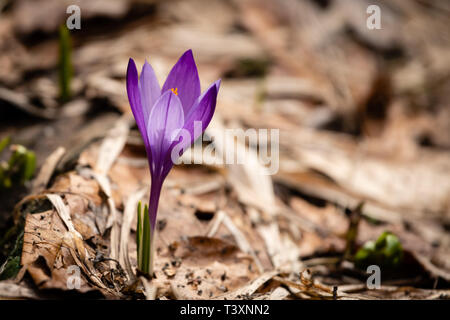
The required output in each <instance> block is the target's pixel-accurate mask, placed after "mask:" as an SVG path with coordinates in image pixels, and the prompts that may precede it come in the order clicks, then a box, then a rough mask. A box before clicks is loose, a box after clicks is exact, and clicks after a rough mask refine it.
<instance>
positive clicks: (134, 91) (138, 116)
mask: <svg viewBox="0 0 450 320" xmlns="http://www.w3.org/2000/svg"><path fill="white" fill-rule="evenodd" d="M127 94H128V101H129V102H130V106H131V111H132V112H133V116H134V119H135V120H136V124H137V126H138V129H139V131H140V133H141V136H142V139H143V140H144V144H145V148H146V150H147V155H148V157H150V156H151V155H150V150H149V142H148V137H147V129H146V120H145V117H144V113H143V110H142V104H141V95H140V92H139V81H138V73H137V69H136V64H135V63H134V60H133V59H131V58H130V60H129V61H128V68H127Z"/></svg>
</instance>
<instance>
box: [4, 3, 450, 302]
mask: <svg viewBox="0 0 450 320" xmlns="http://www.w3.org/2000/svg"><path fill="white" fill-rule="evenodd" d="M70 5H77V6H79V8H80V17H81V25H80V29H74V30H67V29H64V28H61V25H65V23H66V20H67V19H68V18H69V17H70V16H71V14H72V12H69V13H68V12H67V11H66V10H67V7H68V6H70ZM370 5H377V6H378V7H379V8H380V26H381V29H376V28H375V29H369V28H368V19H369V17H370V16H371V13H368V12H367V8H368V7H369V6H370ZM449 25H450V2H449V1H445V0H411V1H403V0H384V1H382V0H376V1H375V0H374V1H365V0H277V1H275V0H167V1H162V0H161V1H158V0H148V1H146V0H78V1H76V0H71V1H63V0H0V52H1V54H0V110H1V113H0V115H1V116H0V140H1V139H3V138H7V137H9V139H10V141H7V140H3V141H4V144H5V148H4V149H3V152H2V155H1V159H2V161H3V165H2V166H3V169H2V170H3V171H2V175H0V178H2V179H3V181H1V182H2V187H1V189H0V190H1V191H0V193H1V194H0V230H3V231H2V233H5V232H6V230H8V228H10V227H11V225H12V213H13V211H14V212H15V214H17V211H18V210H19V209H18V207H17V206H16V204H17V203H18V202H19V201H21V199H23V198H24V197H29V196H30V195H31V194H37V193H38V190H39V188H38V189H36V188H37V187H36V183H35V182H33V181H34V180H32V177H36V176H37V174H38V172H39V169H40V168H41V167H42V166H43V164H44V163H46V161H47V159H48V157H49V156H50V155H51V154H52V153H53V152H54V151H55V150H57V148H59V147H63V148H64V149H65V153H64V155H62V154H61V157H60V158H61V159H60V160H59V161H58V163H57V164H55V165H54V166H53V167H52V169H51V173H50V176H49V178H48V179H47V180H45V179H44V181H45V186H46V187H47V188H49V189H52V188H53V189H54V188H56V189H57V187H55V186H54V182H55V181H56V183H57V182H58V179H57V177H58V176H59V175H65V174H68V172H71V171H72V170H74V168H80V166H81V167H90V168H95V167H96V166H97V169H99V168H98V166H99V165H98V162H97V164H96V162H95V161H98V158H97V156H98V155H97V154H98V152H99V151H98V150H99V148H100V147H99V145H101V141H102V139H104V138H105V136H107V137H109V138H110V139H113V141H114V137H116V138H117V139H119V140H117V141H122V140H121V139H123V138H124V139H125V140H124V145H125V146H124V148H123V150H122V149H120V150H119V151H118V153H120V156H119V157H118V159H117V161H116V162H115V164H114V166H113V167H112V168H111V171H110V174H109V179H110V180H111V183H112V189H113V191H112V192H113V196H112V197H113V198H114V200H115V204H116V207H117V209H118V210H119V211H120V212H122V210H123V209H124V207H125V202H126V199H128V198H129V196H130V195H131V194H133V193H135V192H136V190H137V188H138V187H140V186H142V185H148V184H149V183H150V180H149V176H148V173H147V168H146V167H145V166H146V164H145V160H144V157H145V153H144V152H145V151H144V149H143V147H142V143H141V141H140V137H139V134H138V131H137V130H136V128H135V127H134V126H133V120H132V118H130V108H129V104H128V100H127V95H126V88H125V74H126V67H127V63H128V59H129V58H130V57H132V58H133V59H134V60H135V61H136V63H137V65H138V69H139V70H140V68H141V66H142V64H143V62H144V61H145V59H147V60H148V61H149V63H150V64H151V65H152V66H153V68H154V69H155V72H156V74H157V77H158V79H159V81H160V84H161V85H162V83H163V79H165V76H166V75H167V74H168V72H169V71H170V68H171V66H172V65H173V64H174V63H175V62H176V60H177V59H178V57H179V56H180V55H181V54H182V53H183V52H184V51H185V50H187V49H192V50H193V53H194V57H195V60H196V62H197V66H198V69H199V75H200V79H201V84H202V89H203V90H204V89H205V88H206V87H207V86H208V85H209V84H210V83H211V82H212V81H215V80H216V79H218V78H221V79H222V86H221V89H220V93H219V98H218V104H217V110H216V115H215V116H214V120H215V123H214V124H212V127H211V129H210V130H211V131H210V132H213V131H214V132H217V131H220V130H223V129H224V128H243V129H247V128H261V129H279V130H280V140H279V150H280V151H279V157H280V158H279V170H278V172H277V173H276V174H274V175H271V176H265V177H259V176H255V175H254V172H253V171H252V166H253V165H252V164H249V165H247V166H244V167H243V168H242V167H238V166H228V167H225V166H223V167H220V166H217V167H205V166H184V167H183V166H182V167H177V168H175V169H174V172H173V173H171V175H170V176H169V178H168V182H167V184H166V185H167V189H168V190H171V191H170V192H172V191H173V192H172V193H171V194H170V195H166V196H167V197H172V198H170V199H171V200H170V201H169V200H168V201H167V203H168V204H167V205H164V204H163V205H162V209H161V210H162V211H163V212H162V213H161V216H162V220H165V221H166V223H167V228H169V229H164V230H165V231H163V232H161V234H162V235H163V236H162V237H163V238H164V232H169V231H170V230H172V229H170V228H171V227H172V226H173V230H172V231H170V233H168V234H167V235H166V238H165V241H166V242H167V243H170V242H171V241H172V240H174V239H178V237H179V233H180V232H184V233H187V235H188V236H193V235H196V234H203V233H204V232H203V231H202V230H203V229H204V228H206V226H207V225H208V223H210V221H215V219H216V216H217V212H219V211H221V210H222V211H225V212H226V214H227V216H229V217H231V220H232V221H234V224H235V225H237V226H238V229H240V232H241V233H242V234H243V235H244V236H245V238H246V239H247V242H248V243H249V244H250V249H249V247H245V245H244V246H243V245H242V241H241V242H239V240H236V239H235V238H233V237H232V236H230V235H229V234H230V231H226V230H223V231H219V233H218V234H219V235H222V237H223V238H224V239H229V240H230V239H231V240H230V241H232V242H233V241H234V242H236V241H237V244H238V247H239V248H240V249H241V250H243V251H246V252H247V253H250V254H251V255H252V256H253V258H254V259H255V261H256V265H257V267H258V268H259V269H260V271H261V270H268V269H272V268H278V267H280V266H284V265H286V264H288V265H290V266H291V267H292V268H294V269H295V268H297V267H298V266H297V267H296V266H295V264H296V263H297V264H298V263H299V261H303V260H305V259H306V260H307V259H310V258H316V259H317V258H318V257H327V256H329V255H330V254H336V253H338V254H342V253H344V252H347V249H346V247H347V248H348V246H349V245H355V246H356V247H361V246H362V245H363V244H364V243H365V242H366V241H368V240H375V239H377V238H378V236H379V235H380V234H381V232H382V231H384V230H390V231H392V232H394V233H395V234H396V235H397V236H398V237H399V239H400V242H401V243H402V246H403V249H404V250H405V254H406V255H408V256H410V258H411V261H413V262H411V264H410V265H409V266H408V268H406V269H405V270H409V271H410V273H408V272H407V271H405V270H403V271H402V272H401V276H400V278H402V279H403V278H406V279H409V280H408V281H406V282H407V283H408V284H411V285H414V284H417V285H418V286H419V287H424V288H433V287H434V288H436V287H446V288H448V283H449V281H450V259H449V257H450V255H449V247H450V246H449V243H450V242H449V239H450V238H449V230H450V99H449V96H450V77H449V76H450V48H449V46H450V28H449ZM124 119H126V121H125V122H126V123H127V124H128V127H129V131H128V129H126V130H125V129H124V130H125V131H120V130H119V131H118V132H119V133H117V132H116V134H117V136H114V134H112V135H111V131H109V130H110V129H111V128H116V129H117V128H118V127H117V123H119V122H120V121H124ZM130 119H131V120H130ZM128 127H127V128H128ZM121 132H122V133H121ZM123 132H125V133H123ZM207 133H208V132H207ZM124 134H125V136H124ZM6 144H8V145H7V146H6ZM117 144H118V145H120V144H121V142H117ZM18 145H20V146H22V147H25V148H26V149H25V150H22V149H21V150H17V149H18V148H19V147H18ZM114 145H115V144H114V143H112V148H113V149H114ZM27 151H31V152H32V153H33V154H34V156H33V155H30V154H28V153H27ZM13 154H15V155H16V158H17V159H22V160H20V161H21V162H20V161H19V160H17V161H18V162H17V163H19V164H17V165H16V166H15V167H14V165H15V164H14V161H15V160H14V161H11V160H10V159H11V157H12V155H13ZM20 157H22V158H20ZM34 158H35V160H34ZM24 159H25V160H24ZM114 160H115V159H114ZM114 160H113V161H114ZM8 161H9V162H8ZM34 162H35V165H34V164H33V163H34ZM107 162H108V161H107ZM8 163H9V167H8ZM34 166H35V167H36V170H34V169H33V167H34ZM27 170H28V171H27ZM99 170H101V168H100V169H99ZM106 171H107V172H108V170H106ZM78 173H79V172H78ZM8 179H9V180H8ZM71 183H72V182H71ZM71 183H69V184H68V185H63V186H62V185H61V184H60V185H59V186H58V188H62V189H64V190H66V191H67V190H68V191H73V190H74V188H75V187H74V186H73V185H71ZM73 183H75V182H73ZM52 185H53V187H52ZM194 187H197V189H195V188H194ZM202 188H203V189H202ZM56 189H55V190H56ZM62 189H58V190H59V191H61V190H62ZM75 189H76V188H75ZM193 189H195V190H193ZM77 190H78V189H77ZM180 190H182V191H181V192H180ZM189 190H190V191H189ZM199 190H200V191H199ZM201 190H203V191H201ZM39 192H42V190H40V191H39ZM74 192H75V191H74ZM81 192H84V193H88V191H86V190H84V191H83V190H81ZM177 192H178V193H177ZM167 193H168V194H169V191H167ZM144 197H145V195H144ZM172 201H173V202H172ZM163 202H164V201H163ZM172 203H181V206H184V207H182V208H188V209H186V210H187V211H186V210H185V211H183V210H184V209H180V210H181V212H182V213H183V212H184V213H185V214H186V216H183V214H181V216H177V219H180V220H181V221H184V220H183V219H186V221H184V224H185V225H186V226H189V225H192V226H191V227H190V228H189V227H186V229H185V230H183V231H180V228H182V226H183V224H182V225H180V224H179V222H178V224H177V222H174V223H173V224H172V223H171V220H170V219H175V218H171V216H170V213H171V212H172V211H173V208H172ZM358 204H363V209H362V218H361V217H359V218H358V219H357V221H358V222H359V231H358V232H357V234H358V236H357V237H356V240H354V241H356V242H355V243H353V242H352V243H350V244H349V240H348V237H347V238H346V236H345V235H346V234H347V236H348V230H349V228H351V226H352V224H351V221H352V220H351V219H352V217H354V216H355V214H354V213H355V211H358V210H355V208H357V207H358ZM165 206H166V207H165ZM173 206H175V204H173ZM14 208H16V209H15V210H14ZM164 208H165V209H164ZM91 209H92V208H91ZM91 209H90V210H91ZM19 211H20V210H19ZM94 211H95V210H94ZM359 211H361V210H359ZM164 212H167V214H165V213H164ZM186 212H187V213H186ZM359 215H361V212H360V213H359ZM359 219H361V221H360V220H359ZM177 228H178V229H177ZM202 228H203V229H202ZM167 230H169V231H167ZM177 230H178V231H177ZM220 232H222V233H223V234H221V233H220ZM346 232H347V233H346ZM0 234H1V233H0ZM231 235H233V232H231ZM233 239H234V240H233ZM10 249H11V248H10V247H8V248H7V249H4V250H3V253H2V254H3V256H2V257H6V256H8V252H9V250H10ZM348 250H350V249H348ZM255 252H259V253H258V254H255ZM255 257H256V258H255ZM0 262H3V260H1V261H0ZM327 263H328V262H326V263H325V265H326V267H327V268H328V269H327V271H323V270H321V269H320V268H318V270H319V271H317V272H318V274H321V272H322V277H323V278H322V280H323V281H325V282H328V283H339V284H342V283H345V284H348V281H346V280H345V279H347V280H348V278H345V277H344V278H342V274H341V273H339V272H338V273H339V274H340V275H339V276H338V277H337V278H336V277H334V276H332V275H330V274H331V273H333V272H337V271H336V269H333V270H334V271H333V272H331V271H330V267H329V265H328V264H327ZM317 264H318V265H322V264H321V263H317V261H316V262H314V263H312V264H311V265H314V266H317ZM293 265H294V266H293ZM306 265H307V266H310V265H308V264H307V263H306ZM322 267H323V265H322ZM258 268H256V269H258ZM233 270H234V269H233ZM411 270H412V271H411ZM291 271H292V270H291ZM229 273H231V274H232V273H233V271H229ZM347 276H348V275H347ZM168 277H169V276H168ZM231 277H232V276H231ZM247 277H248V279H252V277H253V276H251V275H247ZM333 277H334V278H333ZM355 277H356V276H355ZM331 278H333V279H331ZM356 278H357V277H356ZM397 278H398V277H397ZM418 278H419V280H417V279H418ZM343 279H344V280H343ZM410 279H414V281H415V282H414V281H413V280H410ZM350 283H352V282H351V281H350ZM240 285H241V284H240ZM236 286H238V285H236ZM214 294H216V293H214ZM419 297H422V296H419Z"/></svg>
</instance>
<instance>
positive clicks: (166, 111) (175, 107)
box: [147, 91, 184, 177]
mask: <svg viewBox="0 0 450 320" xmlns="http://www.w3.org/2000/svg"><path fill="white" fill-rule="evenodd" d="M183 124H184V112H183V107H182V105H181V101H180V99H179V98H178V96H177V95H175V94H174V93H173V92H172V91H166V92H165V93H164V94H163V95H162V96H161V97H160V98H159V99H158V100H157V101H156V103H155V105H154V106H153V109H152V111H151V112H150V116H149V120H148V127H147V134H148V141H149V143H150V150H151V154H152V167H151V168H150V169H151V170H152V177H158V176H161V174H162V172H163V171H164V170H163V167H164V165H165V163H164V159H165V156H166V154H167V153H168V152H170V148H171V145H172V142H173V141H174V138H176V136H177V134H178V132H179V130H180V129H181V128H182V127H183Z"/></svg>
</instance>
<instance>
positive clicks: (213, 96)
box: [174, 80, 220, 156]
mask: <svg viewBox="0 0 450 320" xmlns="http://www.w3.org/2000/svg"><path fill="white" fill-rule="evenodd" d="M219 87H220V80H217V81H216V82H214V83H213V84H212V85H211V86H210V87H209V88H208V89H207V90H206V91H205V92H204V93H203V94H202V95H201V96H200V97H199V98H198V99H197V101H196V102H195V104H194V106H193V107H192V109H191V110H190V112H189V114H188V115H185V119H186V120H185V123H184V125H183V129H184V130H187V132H188V133H189V137H190V140H185V141H183V136H181V137H177V138H176V139H175V142H174V144H176V145H177V144H178V143H179V145H177V149H178V150H181V153H180V156H181V154H182V153H183V152H184V151H185V149H187V148H188V147H189V146H190V145H191V144H192V143H193V142H194V141H195V140H197V138H198V137H199V136H200V135H201V134H202V133H203V132H204V131H205V130H206V127H208V125H209V123H210V122H211V119H212V116H213V115H214V110H215V109H216V100H217V93H218V90H219ZM197 121H199V122H200V123H201V130H195V125H196V122H197ZM180 134H181V133H180ZM181 135H182V134H181ZM180 140H181V141H180Z"/></svg>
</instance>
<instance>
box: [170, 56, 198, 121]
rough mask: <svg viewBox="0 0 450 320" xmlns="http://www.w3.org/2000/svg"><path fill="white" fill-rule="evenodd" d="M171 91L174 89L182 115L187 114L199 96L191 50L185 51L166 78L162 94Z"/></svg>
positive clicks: (195, 68)
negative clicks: (181, 108) (180, 105)
mask: <svg viewBox="0 0 450 320" xmlns="http://www.w3.org/2000/svg"><path fill="white" fill-rule="evenodd" d="M171 89H174V90H175V89H176V91H177V93H178V96H179V97H180V100H181V103H182V105H183V109H184V113H185V114H187V113H188V112H189V110H190V109H191V107H192V105H193V104H194V102H195V101H196V99H197V98H198V96H199V95H200V80H199V78H198V72H197V66H196V65H195V61H194V57H193V55H192V50H188V51H186V52H185V53H184V54H183V55H182V56H181V58H180V59H179V60H178V62H177V63H176V64H175V65H174V66H173V68H172V70H171V71H170V73H169V75H168V76H167V79H166V82H165V83H164V85H163V87H162V92H165V91H167V90H171Z"/></svg>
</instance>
